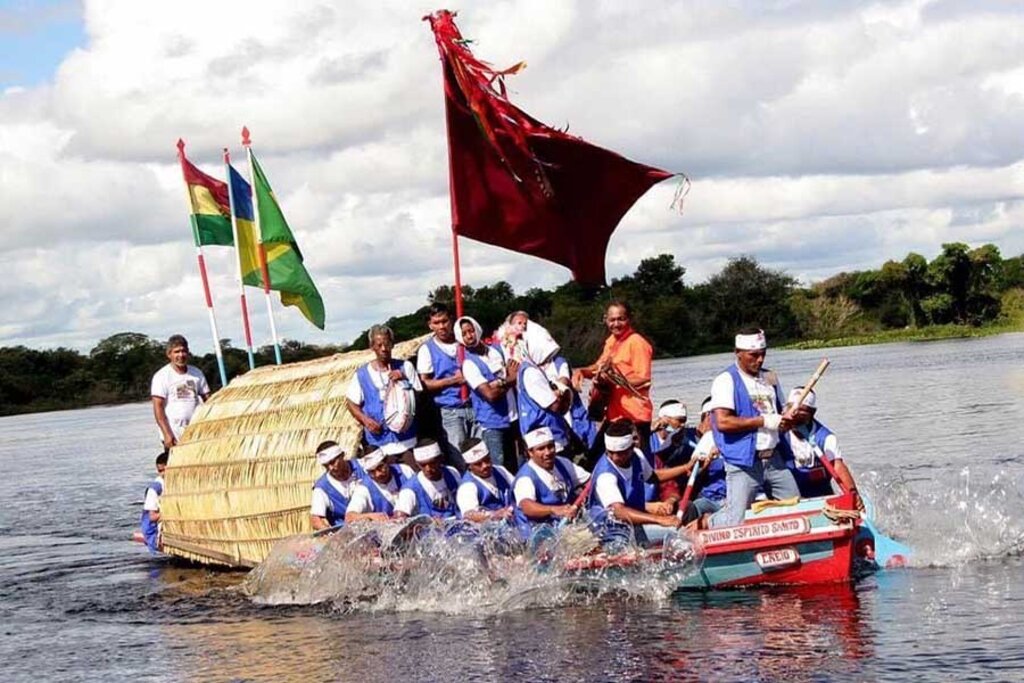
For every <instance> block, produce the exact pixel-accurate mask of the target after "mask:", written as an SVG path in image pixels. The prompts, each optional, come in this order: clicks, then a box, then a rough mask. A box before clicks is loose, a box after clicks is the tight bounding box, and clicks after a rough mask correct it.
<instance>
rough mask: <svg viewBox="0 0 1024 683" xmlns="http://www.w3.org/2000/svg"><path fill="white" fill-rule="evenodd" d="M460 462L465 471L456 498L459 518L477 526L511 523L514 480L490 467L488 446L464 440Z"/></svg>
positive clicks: (472, 440) (475, 440) (501, 470)
mask: <svg viewBox="0 0 1024 683" xmlns="http://www.w3.org/2000/svg"><path fill="white" fill-rule="evenodd" d="M462 458H463V460H465V461H466V466H467V467H468V469H467V470H466V473H465V474H463V475H462V483H461V484H460V485H459V490H458V493H457V494H456V502H457V503H458V505H459V512H460V513H461V514H462V518H463V519H468V520H469V521H471V522H478V523H483V522H502V521H506V520H509V519H511V518H512V514H513V512H514V510H515V497H514V496H513V493H512V481H513V477H512V475H511V474H510V473H509V471H508V470H507V469H505V468H504V467H502V466H501V465H495V464H494V463H493V461H492V460H491V455H490V453H489V451H488V448H487V443H486V442H485V441H481V440H480V439H476V438H470V439H467V440H466V441H465V443H463V444H462Z"/></svg>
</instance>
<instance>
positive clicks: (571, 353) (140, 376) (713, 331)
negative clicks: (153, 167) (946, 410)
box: [0, 242, 1024, 415]
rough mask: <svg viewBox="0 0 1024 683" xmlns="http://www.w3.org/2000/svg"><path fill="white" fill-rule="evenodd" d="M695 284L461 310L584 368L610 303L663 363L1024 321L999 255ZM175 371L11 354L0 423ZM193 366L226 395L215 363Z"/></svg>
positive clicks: (615, 286)
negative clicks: (552, 343)
mask: <svg viewBox="0 0 1024 683" xmlns="http://www.w3.org/2000/svg"><path fill="white" fill-rule="evenodd" d="M685 275H686V270H685V268H684V267H683V266H681V265H679V264H677V263H676V261H675V258H674V257H673V256H672V255H671V254H661V255H659V256H655V257H652V258H647V259H644V260H643V261H641V262H640V265H639V266H638V267H637V269H636V271H635V272H633V273H632V274H630V275H627V276H624V277H621V278H617V279H615V280H613V281H612V283H611V284H610V285H608V286H605V287H598V288H584V287H581V286H580V285H579V284H577V283H575V282H567V283H566V284H563V285H561V286H559V287H556V288H554V289H551V290H547V289H540V288H532V289H529V290H527V291H526V292H523V293H516V292H515V291H514V290H513V288H512V286H511V285H509V284H508V283H507V282H497V283H495V284H492V285H487V286H483V287H469V286H464V287H463V302H464V307H465V310H466V312H467V313H468V314H469V315H472V316H473V317H475V318H476V319H477V320H478V321H479V322H480V324H481V325H482V326H483V328H484V330H485V331H491V330H494V329H496V328H497V327H498V325H500V324H501V322H502V321H503V320H504V319H505V316H506V315H507V314H508V313H510V312H511V311H514V310H524V311H526V312H527V313H529V314H530V318H531V319H533V320H537V321H539V322H540V323H541V324H543V325H544V326H545V327H547V328H548V330H550V331H551V333H552V335H553V336H554V337H555V339H557V340H559V342H560V343H561V344H562V347H563V352H564V354H565V355H566V357H567V358H568V359H569V361H570V362H572V363H574V364H581V363H588V362H591V361H593V360H594V359H595V358H596V357H597V356H598V355H599V353H600V350H601V346H602V344H603V342H604V339H605V336H606V334H607V332H606V330H605V328H604V325H603V324H602V315H603V312H604V308H605V306H606V304H607V303H608V301H610V300H612V299H622V300H625V301H628V302H629V303H630V305H631V306H632V307H633V309H634V320H635V325H636V327H637V329H638V330H639V331H640V332H642V333H643V334H644V335H645V336H646V337H647V338H648V339H649V340H650V341H651V343H652V344H653V346H654V349H655V353H656V354H657V356H659V357H673V356H687V355H695V354H700V353H708V352H714V351H723V350H727V349H729V348H730V347H731V343H732V335H733V334H734V333H735V330H737V329H738V328H740V327H744V326H747V325H756V326H759V327H762V328H763V329H765V330H766V331H767V332H768V333H769V335H770V337H771V339H772V343H773V344H784V343H789V342H797V341H801V340H808V339H813V340H825V341H827V340H829V339H837V338H841V337H849V336H862V335H870V334H873V333H876V332H883V331H886V330H898V329H904V328H925V327H928V326H932V325H948V324H954V325H962V326H972V327H978V326H983V325H990V324H995V323H998V324H1007V325H1009V324H1020V323H1022V322H1024V255H1022V256H1016V257H1012V258H1006V259H1004V258H1002V256H1001V254H1000V253H999V249H998V248H997V247H995V246H994V245H992V244H985V245H983V246H981V247H977V248H974V249H972V248H970V247H969V246H968V245H966V244H963V243H959V242H957V243H950V244H945V245H943V248H942V252H941V253H940V254H939V255H938V256H936V257H935V258H934V259H932V261H930V262H929V261H927V260H926V259H925V258H924V257H923V256H921V255H920V254H916V253H910V254H908V255H907V256H906V257H905V258H904V259H903V260H901V261H887V262H886V263H885V264H883V265H882V267H881V268H879V269H877V270H864V271H854V272H842V273H839V274H837V275H834V276H832V277H830V278H828V279H826V280H823V281H821V282H817V283H814V284H812V285H810V286H806V287H804V286H800V285H799V283H798V282H797V281H796V279H795V278H793V277H792V276H790V275H788V274H787V273H785V272H783V271H780V270H773V269H770V268H766V267H764V266H762V265H761V264H759V263H758V262H757V261H756V260H755V259H754V258H752V257H749V256H741V257H739V258H735V259H732V260H730V261H729V263H728V264H727V265H726V266H725V267H724V268H723V269H722V270H721V271H719V272H718V273H716V274H715V275H714V276H712V277H711V278H709V279H708V280H707V281H706V282H702V283H697V284H694V285H688V284H687V283H686V282H685ZM453 295H454V292H453V290H452V288H451V287H450V286H447V285H446V286H442V287H438V288H437V289H435V290H433V291H432V292H430V293H429V294H428V296H427V301H426V302H425V303H424V305H423V306H422V307H421V308H419V309H418V310H416V311H414V312H411V313H408V314H405V315H401V316H396V317H393V318H391V319H389V320H387V321H386V323H387V324H388V325H389V326H390V327H391V328H392V329H393V330H394V332H395V335H396V339H397V340H399V341H401V340H405V339H411V338H414V337H417V336H420V335H422V334H424V333H426V331H427V328H426V322H425V319H426V313H427V307H428V306H429V304H430V303H432V302H435V301H441V302H448V303H450V302H451V301H452V300H453V298H454V296H453ZM453 308H454V307H453ZM223 342H224V359H225V365H226V368H227V374H228V377H229V378H230V377H234V376H236V375H239V374H242V373H243V372H245V371H246V370H247V369H248V361H247V358H246V353H245V351H244V349H237V348H234V347H232V346H231V343H230V340H223ZM365 348H367V338H366V333H365V331H364V332H363V333H361V334H360V335H359V336H358V337H357V338H356V340H355V341H354V342H353V343H351V344H348V345H344V344H343V345H338V346H333V345H324V346H319V345H313V344H306V343H304V342H300V341H295V340H285V341H284V342H282V349H281V351H282V357H283V359H284V362H286V363H287V362H294V361H301V360H309V359H312V358H318V357H322V356H327V355H331V354H334V353H338V352H341V351H349V350H357V349H365ZM165 362H166V358H165V356H164V342H163V340H156V339H153V338H151V337H148V336H146V335H144V334H139V333H135V332H121V333H118V334H115V335H112V336H110V337H107V338H106V339H104V340H102V341H100V342H99V343H98V344H97V345H96V346H95V347H94V348H93V349H92V350H91V351H89V353H88V354H82V353H80V352H78V351H76V350H73V349H67V348H57V349H46V350H37V349H29V348H26V347H24V346H14V347H0V415H10V414H15V413H22V412H31V411H40V410H56V409H63V408H77V407H84V406H90V405H102V404H112V403H125V402H131V401H141V400H145V399H147V398H148V397H149V383H150V379H151V378H152V375H153V373H154V372H155V371H156V370H157V369H159V367H160V366H161V365H163V364H164V363H165ZM273 362H274V355H273V349H272V347H269V346H266V347H263V348H261V349H259V351H258V353H257V366H262V365H269V364H271V363H273ZM193 363H194V364H195V365H197V366H198V367H199V368H200V369H202V370H203V372H204V373H206V377H207V379H208V380H209V381H210V385H211V387H213V388H214V389H216V388H217V387H218V385H219V376H218V372H217V364H216V358H215V356H214V355H213V353H208V354H206V355H204V356H196V357H195V358H194V359H193Z"/></svg>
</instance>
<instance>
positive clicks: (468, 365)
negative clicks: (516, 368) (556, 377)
mask: <svg viewBox="0 0 1024 683" xmlns="http://www.w3.org/2000/svg"><path fill="white" fill-rule="evenodd" d="M471 353H472V351H467V352H466V360H465V361H463V363H462V376H463V377H464V378H465V380H466V384H468V385H469V388H470V389H473V390H476V388H477V387H479V386H480V385H481V384H486V383H487V380H486V379H484V374H483V373H482V372H480V368H478V367H477V366H476V363H474V362H473V361H471V360H470V359H469V354H471ZM477 358H482V359H483V361H484V365H486V366H487V369H488V370H490V371H491V372H493V373H494V376H495V377H502V378H504V377H506V373H505V359H504V358H503V357H502V355H501V352H500V351H498V350H497V349H496V348H494V347H493V346H488V347H487V353H485V354H484V355H483V356H477ZM514 391H515V389H509V390H508V392H507V393H506V394H505V397H506V398H507V399H508V400H507V401H506V403H508V419H509V421H510V422H511V421H515V420H518V419H519V411H518V410H517V409H516V395H515V394H514V393H513V392H514Z"/></svg>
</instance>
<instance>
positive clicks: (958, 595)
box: [0, 335, 1024, 683]
mask: <svg viewBox="0 0 1024 683" xmlns="http://www.w3.org/2000/svg"><path fill="white" fill-rule="evenodd" d="M827 354H828V355H829V356H830V358H831V359H832V361H833V365H832V368H831V369H830V370H829V373H828V374H827V375H826V377H825V379H824V380H823V382H822V384H821V385H820V393H819V400H820V402H821V404H822V408H821V416H822V418H823V420H824V421H825V422H826V423H827V424H829V426H830V427H832V428H834V429H835V430H836V431H837V432H838V433H839V434H840V437H841V438H842V440H843V448H844V452H845V453H846V456H847V459H848V461H849V462H850V464H851V467H853V469H854V471H855V472H856V473H857V476H858V478H859V481H860V482H861V488H862V489H864V490H866V491H867V492H868V493H869V494H870V495H871V496H872V498H873V499H874V502H875V504H876V507H877V508H878V513H879V518H880V522H881V526H883V528H886V529H888V530H889V531H890V532H891V533H893V534H894V535H896V536H898V537H900V538H902V539H903V540H905V541H906V542H908V543H909V544H910V545H911V546H913V547H914V549H915V553H916V558H917V559H916V568H914V569H910V570H907V571H901V572H889V573H882V574H877V575H875V576H873V577H869V578H867V579H865V580H863V581H861V582H859V583H858V584H856V585H854V586H847V585H843V586H818V587H813V588H804V589H799V590H751V591H734V592H720V593H709V594H699V593H698V594H678V593H677V594H674V595H671V596H670V597H666V595H665V591H661V590H655V589H654V587H653V586H651V587H649V589H648V588H643V587H641V588H640V589H638V590H634V591H633V592H622V591H615V592H613V593H607V592H605V593H602V591H600V590H584V591H582V592H580V591H573V592H571V593H566V592H564V591H562V592H557V593H556V594H555V595H558V596H561V598H560V599H553V600H551V601H550V602H544V600H536V601H534V602H532V603H529V604H530V605H532V606H530V607H529V608H525V609H524V608H523V605H521V604H518V603H516V602H514V601H513V602H512V603H509V604H507V605H505V606H502V607H500V608H498V609H493V605H492V609H489V610H487V611H480V610H473V609H471V605H472V604H473V603H472V597H471V596H470V597H467V596H457V597H458V599H460V600H465V605H464V607H466V608H465V609H460V610H454V611H455V612H456V613H445V610H443V609H442V610H440V611H432V612H423V611H419V610H417V609H415V608H414V605H411V604H404V605H402V604H398V603H394V602H392V603H391V604H390V606H389V605H388V604H387V603H386V602H381V603H379V606H380V609H378V610H376V611H365V610H352V609H350V608H347V607H346V608H345V609H340V610H339V609H336V608H335V607H333V606H331V605H329V604H325V605H313V606H309V605H306V606H280V605H278V606H260V605H257V604H254V603H253V602H252V601H251V600H250V599H249V598H248V597H247V596H246V595H244V594H243V593H242V591H241V590H239V584H240V583H241V582H242V581H243V579H244V575H243V574H239V573H234V572H219V571H211V570H208V569H201V568H192V567H182V566H176V565H173V564H170V563H168V562H166V561H160V560H153V559H151V558H150V557H149V556H148V555H147V554H146V552H145V551H144V550H143V549H142V548H140V547H138V546H135V545H132V544H131V543H130V542H129V541H128V538H129V537H130V533H131V530H132V528H133V527H134V525H135V524H136V521H137V519H138V515H139V511H140V507H139V502H140V501H141V499H142V494H143V490H144V488H145V484H146V482H147V480H148V479H149V478H150V477H151V476H152V475H151V472H150V469H151V467H152V464H151V463H152V459H153V456H154V455H155V451H156V449H157V448H156V443H155V437H154V431H153V428H152V425H151V419H152V418H151V415H150V411H149V407H148V406H147V405H144V404H140V405H134V406H121V407H116V408H101V409H93V410H82V411H72V412H66V413H52V414H43V415H30V416H21V417H14V418H2V419H0V475H2V476H0V624H2V626H0V662H2V664H0V666H2V673H3V680H4V681H37V680H96V681H109V680H140V681H147V680H155V681H164V680H167V681H184V680H188V681H191V680H213V681H218V680H224V681H228V680H232V681H233V680H275V681H276V680H303V681H309V680H343V681H360V683H366V682H369V681H377V680H394V679H396V678H401V679H402V680H403V681H404V680H408V681H436V680H458V679H463V680H473V681H476V680H484V681H487V680H494V681H498V680H501V681H504V680H538V681H541V680H560V681H576V680H579V681H595V680H714V681H752V680H760V681H783V680H784V681H812V680H813V681H818V680H837V681H874V680H886V681H888V680H914V681H948V680H965V679H977V680H981V679H983V680H994V681H995V680H999V681H1013V680H1024V579H1022V576H1024V561H1022V560H1021V557H1020V554H1021V551H1022V549H1024V493H1022V492H1024V467H1022V455H1024V446H1022V443H1024V439H1022V437H1024V427H1022V425H1024V371H1022V368H1024V336H1022V335H1005V336H1002V337H995V338H989V339H981V340H966V341H951V342H939V343H933V344H899V345H889V346H878V347H864V348H850V349H836V350H829V351H828V352H827ZM821 355H824V354H823V353H822V352H771V353H770V355H769V364H771V365H774V366H775V367H776V368H777V369H778V371H779V373H780V375H781V376H782V379H783V381H784V383H785V384H786V385H787V386H792V385H794V384H796V383H798V382H799V381H802V380H803V379H804V377H805V376H806V375H807V374H809V373H810V372H811V370H813V368H814V367H815V365H816V364H817V361H818V359H819V358H820V356H821ZM728 361H729V358H728V356H725V355H723V356H717V357H706V358H696V359H684V360H678V361H666V362H659V363H657V364H656V370H655V394H656V396H655V398H656V400H663V399H665V398H668V397H670V396H678V397H681V398H683V399H684V400H685V401H686V402H687V403H688V404H689V405H690V406H691V407H692V406H695V405H697V404H698V403H699V401H700V400H701V399H702V398H703V396H704V395H705V394H706V392H707V388H708V386H709V384H710V379H711V377H712V376H713V375H714V373H715V372H716V371H717V370H719V369H720V368H721V367H722V366H724V365H725V364H726V363H727V362H728ZM424 585H425V586H429V584H424ZM634 588H635V586H634ZM434 595H435V596H436V599H437V600H438V601H439V602H440V603H443V601H444V600H445V599H448V598H452V599H455V597H453V596H449V595H448V592H446V591H445V590H435V591H434ZM567 595H570V596H571V597H569V598H566V596H567ZM489 597H492V596H489V595H483V596H481V599H482V600H481V601H482V602H485V601H486V600H487V599H488V598H489ZM548 597H550V596H548ZM396 610H397V611H396Z"/></svg>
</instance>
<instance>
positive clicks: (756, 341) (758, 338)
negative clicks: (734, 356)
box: [735, 330, 768, 351]
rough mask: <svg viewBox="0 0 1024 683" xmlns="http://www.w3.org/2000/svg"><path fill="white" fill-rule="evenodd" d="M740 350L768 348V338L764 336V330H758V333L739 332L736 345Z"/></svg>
mask: <svg viewBox="0 0 1024 683" xmlns="http://www.w3.org/2000/svg"><path fill="white" fill-rule="evenodd" d="M735 348H736V349H737V350H738V351H760V350H761V349H767V348H768V340H767V339H765V338H764V330H758V331H757V333H756V334H737V335H736V346H735Z"/></svg>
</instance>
